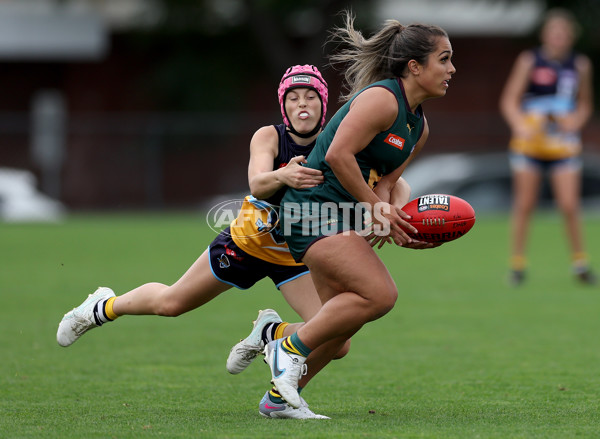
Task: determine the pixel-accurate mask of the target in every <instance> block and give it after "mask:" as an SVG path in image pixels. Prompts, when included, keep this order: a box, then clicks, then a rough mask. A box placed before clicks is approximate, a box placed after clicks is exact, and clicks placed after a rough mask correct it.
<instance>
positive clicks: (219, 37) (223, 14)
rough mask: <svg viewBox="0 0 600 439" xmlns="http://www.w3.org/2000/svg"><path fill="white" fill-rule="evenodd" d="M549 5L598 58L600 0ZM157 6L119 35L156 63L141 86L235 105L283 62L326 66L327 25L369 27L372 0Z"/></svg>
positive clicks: (181, 99)
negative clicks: (347, 21) (148, 22)
mask: <svg viewBox="0 0 600 439" xmlns="http://www.w3.org/2000/svg"><path fill="white" fill-rule="evenodd" d="M482 1H487V0H482ZM508 1H509V2H511V1H512V2H519V1H521V0H508ZM546 6H547V8H551V7H563V8H567V9H570V10H571V11H573V12H574V13H575V15H576V17H577V18H578V19H579V21H580V23H581V24H582V30H583V33H582V37H581V39H580V40H579V43H578V46H577V47H578V49H579V50H581V51H583V52H585V53H587V54H588V55H589V56H590V57H591V58H592V60H595V59H599V55H600V27H599V26H598V25H597V23H598V20H599V19H600V0H570V1H568V2H566V1H559V0H547V1H546ZM162 7H163V17H162V19H161V21H160V22H159V23H158V25H157V26H155V27H152V28H148V29H145V30H136V31H135V32H127V33H124V34H122V35H119V36H118V38H119V39H120V40H121V41H124V42H125V44H126V45H127V46H128V47H129V49H130V50H134V51H139V52H142V53H151V54H152V55H151V56H152V58H153V61H154V62H153V65H154V68H153V69H152V70H151V71H148V72H147V75H146V76H145V78H143V80H142V82H141V84H140V86H141V87H143V88H145V89H147V90H148V91H149V92H150V94H151V95H152V96H154V97H155V99H156V104H157V105H158V106H159V107H160V108H162V109H167V110H181V111H197V110H199V109H201V110H202V111H231V110H236V109H237V107H238V106H239V105H240V96H244V95H245V88H247V87H250V86H252V85H253V84H254V83H255V82H256V79H257V77H258V76H261V78H262V80H265V78H264V75H265V74H267V75H268V76H269V78H266V81H267V83H269V84H275V83H277V81H278V80H279V78H280V77H281V74H282V73H283V71H284V69H285V68H286V67H287V66H290V65H293V64H306V63H311V64H315V65H318V66H319V67H321V68H323V67H325V65H326V64H327V55H328V54H329V53H330V52H331V50H332V47H326V46H325V41H326V40H327V36H328V31H329V30H330V29H331V28H332V27H333V26H334V25H340V24H341V23H342V16H341V14H340V12H341V11H343V10H344V9H351V10H352V11H354V12H355V13H356V15H357V21H356V23H357V26H358V27H359V28H360V29H362V30H364V32H365V33H368V32H370V31H371V30H374V29H372V28H371V27H372V26H373V15H374V2H372V1H370V0H353V1H347V0H345V1H344V0H162ZM390 18H396V19H398V20H400V21H402V18H401V17H390ZM432 21H433V22H434V21H435V17H432ZM537 41H538V40H537V33H536V32H533V33H532V34H531V35H528V36H524V37H522V43H523V45H524V46H525V47H526V46H527V45H531V46H533V45H535V44H537ZM598 76H599V75H596V78H595V82H596V84H598V83H599V79H600V78H599V77H598ZM596 89H599V87H598V86H597V87H596ZM596 101H597V102H598V101H599V98H598V96H596ZM199 107H200V108H199Z"/></svg>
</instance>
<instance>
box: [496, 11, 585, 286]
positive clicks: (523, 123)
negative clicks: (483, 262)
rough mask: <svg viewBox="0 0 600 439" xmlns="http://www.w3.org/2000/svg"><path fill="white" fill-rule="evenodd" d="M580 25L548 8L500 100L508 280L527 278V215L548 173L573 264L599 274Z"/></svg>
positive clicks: (582, 277) (578, 272)
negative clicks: (586, 183)
mask: <svg viewBox="0 0 600 439" xmlns="http://www.w3.org/2000/svg"><path fill="white" fill-rule="evenodd" d="M577 27H578V24H577V23H576V21H575V19H574V17H573V15H572V14H571V13H570V12H568V11H566V10H562V9H553V10H550V11H549V12H548V14H547V16H546V19H545V20H544V24H543V26H542V30H541V32H540V39H541V45H540V47H538V48H536V49H534V50H526V51H524V52H522V53H521V54H520V55H519V56H518V58H517V60H516V62H515V65H514V67H513V69H512V72H511V74H510V76H509V78H508V80H507V82H506V85H505V87H504V91H503V93H502V96H501V99H500V109H501V111H502V115H503V116H504V118H505V119H506V121H507V122H508V125H509V126H510V129H511V133H512V137H511V140H510V145H509V147H510V165H511V169H512V173H513V200H514V202H513V211H512V219H511V223H512V236H511V248H512V250H511V259H510V276H509V282H510V283H511V284H512V285H515V286H516V285H519V284H521V283H522V282H523V281H524V280H525V270H526V265H527V264H526V256H525V249H526V245H527V237H528V233H527V231H528V227H529V220H530V217H531V214H532V212H533V210H534V209H535V205H536V202H537V199H538V196H539V193H540V185H541V182H542V178H543V177H545V176H546V175H548V177H549V179H550V183H551V186H552V190H553V194H554V198H555V199H556V201H557V205H558V207H559V209H560V210H561V212H562V214H563V216H564V218H565V223H566V226H567V227H566V229H567V237H568V240H569V244H570V247H571V254H572V270H573V272H574V274H575V275H576V277H577V278H578V279H579V280H580V281H582V282H584V283H587V284H593V283H595V281H596V277H595V275H594V274H593V273H592V271H591V270H590V268H589V262H588V258H587V255H586V252H585V250H584V244H583V236H582V235H583V234H582V230H581V229H582V227H581V224H580V223H581V221H580V206H579V204H580V197H581V194H580V185H581V165H582V163H581V158H580V153H581V148H582V142H581V137H580V130H581V128H582V127H583V126H584V125H585V123H586V122H587V121H588V119H589V118H590V116H591V114H592V111H593V108H592V102H593V98H592V68H591V62H590V60H589V58H588V57H587V56H585V55H583V54H580V53H577V52H575V51H573V44H574V42H575V39H576V33H577Z"/></svg>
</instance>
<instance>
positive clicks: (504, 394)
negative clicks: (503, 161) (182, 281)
mask: <svg viewBox="0 0 600 439" xmlns="http://www.w3.org/2000/svg"><path fill="white" fill-rule="evenodd" d="M599 223H600V221H599V219H598V216H597V215H595V216H594V215H588V216H587V217H586V235H587V241H588V243H590V253H591V256H592V260H593V261H596V262H597V263H596V266H597V267H600V262H598V261H600V253H599V252H600V250H598V246H597V245H596V247H594V245H593V243H599V242H600V226H599ZM507 234H508V229H507V221H506V218H505V217H504V216H502V215H500V216H489V217H481V218H479V219H478V222H477V224H476V225H475V227H474V229H473V230H472V231H471V232H470V233H469V234H468V235H467V236H465V237H464V238H461V239H460V240H458V241H456V242H454V243H451V244H447V245H445V246H443V247H441V248H439V249H435V250H428V251H411V250H404V249H400V248H396V247H387V248H385V249H383V250H382V251H381V254H382V258H383V259H384V261H385V262H386V263H387V265H388V267H389V268H390V271H391V272H392V273H393V275H394V278H395V280H396V282H397V285H398V289H399V292H400V294H399V299H398V302H397V305H396V307H395V309H394V310H393V311H392V312H391V313H390V314H388V315H387V316H385V317H384V318H382V319H380V320H378V321H376V322H373V323H371V324H369V325H367V326H366V327H365V328H363V330H362V331H361V332H360V333H359V334H357V335H356V336H355V337H354V339H353V344H352V349H351V352H350V354H349V356H348V357H346V358H345V359H344V360H341V361H336V362H334V363H332V364H331V365H330V366H329V367H328V368H327V369H326V370H325V371H324V372H323V373H322V374H321V375H320V376H318V377H317V378H316V379H315V380H314V381H313V383H312V384H311V386H309V387H307V388H306V390H305V391H304V392H303V396H304V397H305V398H306V399H307V400H308V401H309V402H310V404H311V407H312V408H313V409H314V410H315V411H317V412H319V413H323V414H327V415H329V416H331V417H332V418H333V419H332V420H331V421H327V422H323V421H306V422H299V421H278V420H268V419H263V418H261V417H260V416H258V414H257V406H258V402H259V400H260V398H261V397H262V395H263V393H264V392H265V390H266V389H267V388H268V385H269V379H270V377H269V373H268V370H267V368H266V366H265V365H264V364H262V362H256V364H253V365H252V366H251V367H250V368H249V369H248V370H247V371H246V372H244V373H243V374H241V375H238V376H231V375H229V374H227V372H226V371H225V359H226V358H227V355H228V351H229V348H230V347H231V345H232V344H233V343H234V342H236V341H237V340H238V339H239V338H241V337H243V336H244V335H245V334H246V333H247V332H248V330H249V329H250V328H251V321H252V320H253V318H254V317H255V315H256V311H257V310H258V309H260V308H264V307H273V308H275V309H277V310H278V311H279V312H280V314H281V315H282V316H283V317H284V318H286V319H289V320H295V319H296V317H295V316H294V314H293V312H292V311H290V309H289V307H288V306H287V305H286V304H285V302H284V301H283V300H282V298H281V297H280V295H279V294H278V293H277V292H276V290H274V288H272V286H271V285H270V284H269V283H268V282H266V281H264V282H261V283H260V284H259V285H257V286H256V287H255V288H253V289H252V290H249V291H245V292H240V291H237V290H232V291H230V292H228V293H225V294H224V295H222V296H221V297H219V298H218V299H216V300H215V301H213V302H212V303H209V304H208V305H207V306H205V307H203V308H201V309H199V310H196V311H193V312H191V313H188V314H186V315H184V316H181V317H178V318H175V319H168V318H160V317H154V316H144V317H124V318H121V319H120V320H118V321H117V322H115V323H112V324H109V325H107V326H105V327H103V328H101V329H97V330H94V331H92V332H91V333H89V334H86V335H85V336H84V338H83V339H82V340H80V341H78V342H77V343H76V344H74V345H73V346H71V347H69V348H66V349H65V348H61V347H59V346H58V345H57V344H56V340H55V334H56V327H57V324H58V322H59V320H60V318H61V317H62V315H63V314H64V313H65V312H66V311H67V310H69V309H70V308H71V307H73V306H75V305H77V304H79V303H80V302H81V301H82V300H83V299H84V298H85V296H86V295H87V294H88V293H90V292H92V291H93V290H94V289H95V288H96V287H97V286H99V285H103V286H110V287H112V288H113V289H115V291H117V292H118V293H122V292H124V291H126V290H128V289H130V288H133V287H135V286H137V285H139V284H141V283H144V282H147V281H161V282H165V283H171V282H173V281H175V280H176V279H177V278H178V277H179V276H180V275H181V274H182V273H183V271H184V270H185V269H186V268H187V267H188V266H189V265H190V264H191V263H192V262H193V260H194V259H195V258H196V257H197V256H198V255H199V254H200V253H201V252H202V251H203V250H204V249H205V248H206V246H207V244H208V243H209V242H210V240H211V239H212V238H213V237H214V233H213V232H211V231H210V230H209V229H208V228H207V227H206V226H205V221H204V219H203V217H202V216H201V215H192V214H181V215H147V216H142V215H132V216H125V215H105V216H75V217H73V218H70V219H69V220H67V221H66V222H65V223H62V224H50V225H48V224H21V225H14V224H0V298H1V302H0V303H1V307H0V354H1V360H0V392H1V393H0V395H1V397H0V437H1V438H11V439H12V438H27V437H39V438H145V437H164V438H199V437H203V438H204V437H206V438H211V437H218V438H252V437H256V438H274V437H282V438H571V437H590V438H593V437H599V436H600V415H599V405H600V341H599V340H598V339H599V337H598V334H600V318H598V309H599V307H600V294H599V293H600V288H599V287H595V288H589V287H588V288H586V287H583V286H579V285H578V284H576V283H575V282H574V281H573V279H572V278H571V275H570V273H569V266H568V263H569V260H568V254H567V251H566V245H565V242H564V237H563V232H562V225H561V223H560V221H559V220H558V219H557V218H556V217H555V216H553V215H543V214H540V215H538V216H537V217H536V219H535V224H534V227H533V236H532V242H531V256H530V263H531V269H530V273H529V282H528V283H527V284H526V285H525V286H523V287H522V288H519V289H511V288H509V287H508V286H507V285H506V282H505V275H506V260H507V244H506V238H507Z"/></svg>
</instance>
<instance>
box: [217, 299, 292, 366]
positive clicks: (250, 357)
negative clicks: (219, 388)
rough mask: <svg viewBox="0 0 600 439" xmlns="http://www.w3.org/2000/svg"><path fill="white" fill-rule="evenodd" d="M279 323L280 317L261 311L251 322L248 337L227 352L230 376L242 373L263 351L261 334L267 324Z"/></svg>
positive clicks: (273, 313) (271, 312) (270, 312)
mask: <svg viewBox="0 0 600 439" xmlns="http://www.w3.org/2000/svg"><path fill="white" fill-rule="evenodd" d="M276 322H281V317H279V314H277V313H276V312H275V311H274V310H272V309H265V310H261V311H259V313H258V317H257V318H256V320H255V321H254V322H253V323H254V327H253V328H252V332H251V333H250V335H249V336H248V337H246V338H245V339H243V340H240V342H239V343H238V344H236V345H235V346H234V347H233V348H231V352H229V357H228V358H227V371H228V372H229V373H231V374H234V375H235V374H238V373H240V372H243V371H244V370H245V369H246V368H247V367H248V366H249V365H250V363H252V361H254V359H255V358H256V357H257V356H258V354H260V353H262V352H263V351H264V349H265V343H264V342H263V340H262V332H263V329H264V327H265V326H266V325H268V324H269V323H276Z"/></svg>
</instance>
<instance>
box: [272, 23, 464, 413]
mask: <svg viewBox="0 0 600 439" xmlns="http://www.w3.org/2000/svg"><path fill="white" fill-rule="evenodd" d="M333 35H334V37H337V38H339V39H340V40H341V43H343V44H346V48H345V49H343V50H342V51H341V52H340V53H338V54H337V55H335V56H334V57H333V62H343V63H345V64H346V80H347V82H348V85H349V90H350V91H349V93H348V94H347V95H346V96H345V100H346V101H347V103H346V104H345V105H344V106H343V107H342V108H341V109H340V110H339V111H338V113H337V114H336V115H335V116H334V117H333V118H332V120H331V121H330V123H329V124H328V125H327V126H326V127H325V129H324V131H323V133H322V134H321V135H320V136H319V138H318V139H317V145H316V146H315V148H314V150H313V151H312V152H311V154H310V155H309V158H308V162H307V163H306V166H309V167H311V168H314V169H319V170H321V171H322V172H323V175H324V182H323V183H322V184H319V185H317V186H315V187H313V188H309V189H301V190H288V191H287V192H286V194H285V195H284V197H283V200H282V206H281V210H280V211H281V220H280V221H281V224H280V226H281V229H282V230H283V234H284V236H285V238H286V241H287V243H288V246H289V249H290V251H291V252H292V255H293V256H294V257H295V258H296V260H298V261H302V262H304V263H305V264H306V265H307V266H308V267H309V269H310V272H311V274H312V278H313V282H314V284H315V287H316V289H317V292H318V294H319V296H320V298H321V301H322V302H323V307H322V308H321V309H320V310H319V312H318V313H317V314H316V315H315V316H314V317H313V318H312V319H310V320H309V321H308V322H307V323H306V324H305V325H304V326H302V327H301V328H300V329H298V330H297V331H296V332H295V333H294V334H292V335H290V336H289V337H287V338H285V339H280V340H277V341H274V342H271V343H269V344H267V346H266V348H265V356H266V359H265V361H266V362H267V364H268V365H269V367H270V369H271V375H272V380H273V383H274V385H275V387H276V388H277V390H278V392H279V394H280V395H281V396H282V397H283V398H284V399H285V400H286V401H287V402H288V403H289V404H290V405H291V406H293V407H296V406H299V405H300V404H301V400H300V397H299V395H298V387H302V374H303V372H304V370H305V366H308V368H309V369H310V364H311V361H312V358H313V356H311V357H309V358H308V361H307V357H308V356H309V354H310V353H311V352H313V351H315V349H319V351H321V349H322V347H323V346H325V345H328V346H329V345H330V344H332V343H340V344H341V343H343V342H344V341H345V340H347V339H348V338H350V337H352V335H353V334H355V333H356V332H357V331H358V330H359V329H360V328H361V327H362V326H363V325H364V324H365V323H367V322H369V321H372V320H376V319H378V318H380V317H382V316H383V315H384V314H386V313H387V312H389V311H390V310H391V309H392V308H393V306H394V303H395V301H396V299H397V297H398V289H397V288H396V284H395V282H394V280H393V279H392V277H391V275H390V273H389V272H388V270H387V268H386V267H385V265H384V264H383V262H382V261H381V260H380V259H379V257H378V256H377V254H376V253H375V251H374V250H373V247H372V245H373V244H374V242H373V241H370V240H369V239H365V236H364V235H363V233H361V232H362V231H363V230H362V229H363V214H362V213H363V212H362V211H363V210H366V211H367V212H368V213H369V214H370V220H371V221H372V225H373V229H372V230H373V232H375V233H376V235H377V237H376V238H375V242H377V241H378V240H379V241H378V242H379V243H380V244H381V243H382V242H391V241H393V242H394V243H396V244H397V245H399V246H402V247H407V248H417V249H422V248H431V247H433V245H432V244H427V243H423V242H420V241H414V240H412V239H410V237H409V236H408V235H407V234H406V232H405V231H404V230H403V229H405V230H409V231H412V232H416V229H415V228H414V227H412V226H411V225H410V224H409V223H408V222H407V221H406V220H407V219H409V216H408V215H407V214H406V213H404V212H403V211H402V210H401V207H402V205H401V204H398V200H394V196H393V193H394V190H393V188H394V186H395V185H396V184H397V182H398V181H399V178H400V177H401V175H402V172H403V171H404V169H405V168H406V166H407V165H408V163H410V161H411V160H412V158H413V157H414V156H415V154H417V153H418V152H419V150H420V149H421V148H422V147H423V145H424V144H425V141H426V140H427V136H428V133H429V128H428V125H427V120H426V119H425V116H424V114H423V111H422V110H421V104H422V103H423V102H424V101H426V100H428V99H431V98H437V97H442V96H444V95H445V94H446V90H447V89H448V84H449V81H450V78H451V77H452V75H453V74H454V73H455V71H456V70H455V68H454V66H453V64H452V61H451V59H452V54H453V52H452V46H451V44H450V41H449V39H448V35H447V34H446V32H445V31H444V30H443V29H441V28H439V27H437V26H431V25H423V24H411V25H409V26H403V25H401V24H400V23H399V22H397V21H395V20H388V21H387V22H386V23H385V25H384V27H383V28H382V29H381V30H380V31H379V32H377V33H376V34H374V35H373V36H371V37H370V38H364V37H363V36H362V34H361V33H360V32H358V31H356V30H355V29H354V19H353V17H352V16H351V15H350V14H349V13H348V14H347V15H346V23H345V26H344V27H342V28H338V29H335V30H334V33H333ZM375 185H376V186H375ZM406 201H407V200H405V201H404V202H406ZM357 203H361V204H362V206H360V207H359V206H357ZM383 361H385V359H383Z"/></svg>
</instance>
